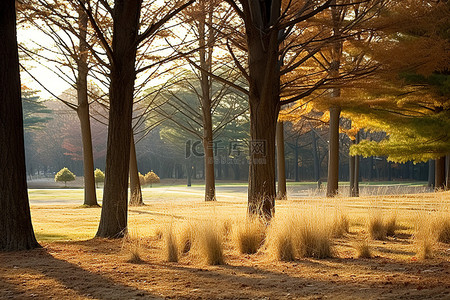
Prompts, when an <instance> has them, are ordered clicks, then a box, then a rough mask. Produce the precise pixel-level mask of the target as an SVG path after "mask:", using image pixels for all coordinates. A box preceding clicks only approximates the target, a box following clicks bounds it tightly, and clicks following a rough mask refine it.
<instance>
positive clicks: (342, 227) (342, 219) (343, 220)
mask: <svg viewBox="0 0 450 300" xmlns="http://www.w3.org/2000/svg"><path fill="white" fill-rule="evenodd" d="M331 226H332V231H333V237H342V236H343V235H344V234H345V233H348V232H349V230H350V221H349V218H348V216H347V215H345V214H343V213H342V212H336V213H335V214H334V218H333V223H332V225H331Z"/></svg>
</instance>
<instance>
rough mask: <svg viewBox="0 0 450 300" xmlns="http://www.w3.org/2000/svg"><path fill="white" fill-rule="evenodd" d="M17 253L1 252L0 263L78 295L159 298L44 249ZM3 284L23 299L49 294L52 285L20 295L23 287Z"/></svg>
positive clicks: (109, 297)
mask: <svg viewBox="0 0 450 300" xmlns="http://www.w3.org/2000/svg"><path fill="white" fill-rule="evenodd" d="M17 254H18V253H17V252H14V253H6V254H4V255H3V254H2V256H3V259H1V258H2V257H1V256H0V259H1V260H3V263H2V265H4V266H5V267H7V268H14V269H19V270H20V272H21V274H22V276H24V274H27V273H33V274H36V273H37V274H42V275H43V276H45V277H47V278H52V279H54V280H56V281H57V282H58V283H60V284H61V285H62V286H63V287H64V288H65V289H69V290H72V291H74V292H75V293H76V294H78V295H80V296H82V295H84V296H88V297H94V298H97V299H136V298H145V299H161V297H158V296H155V295H153V294H151V293H149V292H148V291H145V290H140V289H138V288H136V287H132V286H127V285H124V284H122V283H119V282H116V281H114V280H112V279H110V278H108V277H106V276H103V275H101V274H100V273H94V272H90V271H87V270H85V269H83V268H82V267H80V266H77V265H75V264H72V263H69V262H67V261H65V260H61V259H57V258H55V257H53V256H52V255H51V254H50V253H48V251H47V250H46V249H36V250H31V251H23V252H22V253H20V255H17ZM8 256H10V259H8ZM99 272H100V271H99ZM5 285H6V288H7V289H10V290H11V291H10V292H9V293H10V294H11V293H13V294H14V297H17V296H18V295H20V294H22V295H23V296H24V298H26V297H33V295H31V293H35V294H36V293H39V294H40V295H41V296H42V295H45V293H46V292H50V293H51V290H52V288H50V287H45V286H44V287H42V286H40V287H39V288H40V289H39V290H36V289H33V290H26V288H25V294H24V291H23V289H21V288H20V287H19V286H14V285H12V284H11V283H7V284H5ZM0 286H1V285H0ZM51 295H52V294H49V295H48V296H51ZM37 296H39V295H37ZM41 296H40V297H41ZM44 298H45V296H44Z"/></svg>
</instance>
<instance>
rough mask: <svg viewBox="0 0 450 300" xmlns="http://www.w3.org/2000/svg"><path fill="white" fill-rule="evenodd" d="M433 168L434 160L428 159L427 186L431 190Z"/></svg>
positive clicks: (432, 186)
mask: <svg viewBox="0 0 450 300" xmlns="http://www.w3.org/2000/svg"><path fill="white" fill-rule="evenodd" d="M434 166H435V160H434V159H430V160H429V161H428V186H429V187H431V188H434V183H435V181H434V175H435V171H434Z"/></svg>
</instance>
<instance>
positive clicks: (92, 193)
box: [77, 9, 98, 206]
mask: <svg viewBox="0 0 450 300" xmlns="http://www.w3.org/2000/svg"><path fill="white" fill-rule="evenodd" d="M78 26H79V28H80V36H79V39H80V49H79V52H80V56H79V58H78V59H77V69H78V75H77V100H78V108H77V114H78V119H79V120H80V126H81V140H82V143H83V171H84V203H83V204H84V205H87V206H98V203H97V194H96V189H95V178H94V155H93V150H92V134H91V122H90V119H89V102H88V83H87V76H88V71H89V68H88V63H87V60H88V54H87V53H88V51H89V49H88V44H87V42H86V30H87V27H88V16H87V15H86V13H85V12H84V11H82V10H81V9H80V10H78Z"/></svg>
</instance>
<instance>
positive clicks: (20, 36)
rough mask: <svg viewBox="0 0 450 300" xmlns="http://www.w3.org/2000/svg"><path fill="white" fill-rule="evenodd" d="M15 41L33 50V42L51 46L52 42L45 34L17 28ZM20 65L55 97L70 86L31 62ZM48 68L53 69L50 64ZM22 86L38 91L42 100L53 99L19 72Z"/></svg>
mask: <svg viewBox="0 0 450 300" xmlns="http://www.w3.org/2000/svg"><path fill="white" fill-rule="evenodd" d="M17 40H18V42H19V43H22V44H24V45H26V47H30V48H35V47H36V46H35V45H34V43H33V41H37V42H39V43H40V44H46V45H52V44H53V42H52V40H51V39H50V38H48V37H47V36H46V35H45V34H43V33H42V32H40V31H39V30H36V29H32V28H20V27H18V28H17ZM20 63H21V64H22V65H23V66H24V67H25V68H27V69H28V71H29V72H30V73H31V74H32V75H33V76H34V77H35V78H36V79H37V80H39V81H40V82H41V83H42V84H43V85H44V86H45V87H46V88H47V89H48V90H50V91H51V92H52V93H54V94H55V95H60V94H61V93H62V92H63V91H65V90H66V89H68V88H69V87H70V86H69V85H68V84H67V83H66V82H65V81H64V80H62V79H61V78H59V77H58V76H57V75H56V74H55V73H53V72H52V71H51V70H49V69H47V68H46V67H43V66H40V65H39V64H38V63H36V62H33V61H32V60H27V61H25V60H23V59H22V60H21V61H20ZM47 66H48V67H49V68H52V67H53V68H54V66H53V65H52V64H50V63H47ZM20 76H21V81H22V84H24V85H26V86H27V87H29V88H31V89H34V90H39V91H40V93H39V94H40V96H41V98H43V99H49V98H53V97H52V96H51V95H50V93H48V92H47V91H45V89H44V88H42V87H41V86H40V85H39V84H38V83H37V82H36V81H35V80H34V79H32V78H31V77H30V76H29V75H28V74H27V73H26V72H25V71H23V70H21V72H20Z"/></svg>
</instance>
